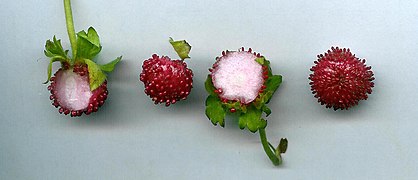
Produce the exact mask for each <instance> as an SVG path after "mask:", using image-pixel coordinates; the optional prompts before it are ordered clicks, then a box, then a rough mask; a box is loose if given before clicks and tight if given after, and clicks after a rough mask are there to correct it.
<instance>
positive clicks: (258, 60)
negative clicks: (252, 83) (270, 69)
mask: <svg viewBox="0 0 418 180" xmlns="http://www.w3.org/2000/svg"><path fill="white" fill-rule="evenodd" d="M264 60H265V58H264V57H259V58H256V59H255V61H257V62H258V64H261V65H263V64H264Z"/></svg>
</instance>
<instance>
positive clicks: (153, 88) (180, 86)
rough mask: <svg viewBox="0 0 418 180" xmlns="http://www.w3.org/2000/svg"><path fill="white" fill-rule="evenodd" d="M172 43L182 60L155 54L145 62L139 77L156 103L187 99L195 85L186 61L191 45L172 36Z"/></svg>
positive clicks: (168, 103) (167, 103)
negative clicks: (175, 39)
mask: <svg viewBox="0 0 418 180" xmlns="http://www.w3.org/2000/svg"><path fill="white" fill-rule="evenodd" d="M170 43H171V44H172V46H173V48H174V50H175V51H176V52H177V54H178V55H179V56H180V58H181V60H171V59H170V58H169V57H167V56H161V57H159V56H158V55H156V54H154V55H152V57H151V58H149V59H148V60H145V61H144V62H143V64H142V72H141V74H140V78H139V79H140V81H142V82H143V83H144V86H145V90H144V92H145V93H146V94H147V95H149V96H150V97H151V99H152V100H153V101H154V103H155V104H158V103H165V105H166V106H169V105H170V104H175V103H176V102H177V101H179V100H185V99H186V98H187V96H188V95H189V94H190V91H191V90H192V87H193V72H192V70H190V69H189V68H187V64H186V63H185V62H184V59H185V58H189V56H188V53H189V52H190V49H191V46H190V45H189V44H188V43H187V42H186V41H184V40H183V41H173V39H171V38H170Z"/></svg>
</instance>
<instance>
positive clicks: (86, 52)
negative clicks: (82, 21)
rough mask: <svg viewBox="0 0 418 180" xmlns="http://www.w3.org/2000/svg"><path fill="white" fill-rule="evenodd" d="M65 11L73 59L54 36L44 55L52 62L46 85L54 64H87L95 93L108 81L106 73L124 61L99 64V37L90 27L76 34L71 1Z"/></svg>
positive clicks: (65, 0) (69, 65) (65, 3)
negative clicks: (97, 59)
mask: <svg viewBox="0 0 418 180" xmlns="http://www.w3.org/2000/svg"><path fill="white" fill-rule="evenodd" d="M64 9H65V17H66V22H67V32H68V36H69V39H70V43H71V49H72V57H71V58H70V57H69V56H68V51H69V50H64V49H63V47H62V45H61V40H60V39H58V40H57V39H56V38H55V36H54V37H53V39H52V41H51V40H47V41H46V44H45V50H44V53H45V55H46V56H47V57H49V58H50V62H49V65H48V78H47V80H46V82H45V83H48V82H49V80H50V78H51V75H52V63H54V62H61V64H62V65H63V66H64V65H65V66H66V67H68V68H72V67H73V66H74V65H82V64H86V65H87V67H88V72H89V83H90V90H91V91H94V90H95V89H96V88H98V87H99V86H100V85H101V84H103V82H104V81H105V80H106V74H105V73H109V72H112V71H113V70H114V68H115V66H116V64H118V63H119V62H120V61H121V60H122V56H120V57H118V58H116V59H115V60H113V61H111V62H109V63H107V64H104V65H100V64H97V62H96V60H95V59H94V58H95V57H96V56H97V54H99V52H100V51H101V50H102V46H101V45H100V39H99V35H98V34H97V32H96V30H95V29H94V28H93V27H90V28H89V29H88V30H87V32H86V31H84V30H83V31H80V32H78V33H77V34H75V32H74V24H73V18H72V12H71V3H70V0H64Z"/></svg>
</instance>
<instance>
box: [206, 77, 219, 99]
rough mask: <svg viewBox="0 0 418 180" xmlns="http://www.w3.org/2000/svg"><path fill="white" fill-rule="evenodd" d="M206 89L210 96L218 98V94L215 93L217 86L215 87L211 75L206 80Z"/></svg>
mask: <svg viewBox="0 0 418 180" xmlns="http://www.w3.org/2000/svg"><path fill="white" fill-rule="evenodd" d="M205 89H206V91H207V92H208V93H209V94H210V95H212V96H217V94H216V93H215V86H214V85H213V82H212V78H211V77H210V75H208V77H207V78H206V81H205Z"/></svg>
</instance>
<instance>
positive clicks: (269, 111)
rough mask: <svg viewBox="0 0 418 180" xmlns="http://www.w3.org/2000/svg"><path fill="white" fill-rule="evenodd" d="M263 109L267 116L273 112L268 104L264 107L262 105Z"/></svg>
mask: <svg viewBox="0 0 418 180" xmlns="http://www.w3.org/2000/svg"><path fill="white" fill-rule="evenodd" d="M261 110H262V111H263V112H264V113H266V117H267V116H269V115H270V114H271V109H270V108H269V107H267V106H266V105H263V107H261Z"/></svg>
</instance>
